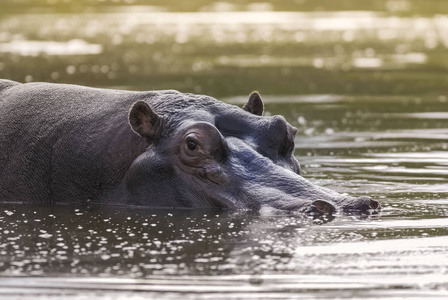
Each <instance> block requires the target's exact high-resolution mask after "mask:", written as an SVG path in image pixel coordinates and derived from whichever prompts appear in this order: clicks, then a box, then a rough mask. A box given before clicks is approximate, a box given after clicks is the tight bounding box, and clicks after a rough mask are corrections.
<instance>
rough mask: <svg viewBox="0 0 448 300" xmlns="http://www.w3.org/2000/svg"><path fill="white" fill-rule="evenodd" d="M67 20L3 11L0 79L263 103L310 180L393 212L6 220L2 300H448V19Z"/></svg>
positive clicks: (148, 213)
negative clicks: (289, 129)
mask: <svg viewBox="0 0 448 300" xmlns="http://www.w3.org/2000/svg"><path fill="white" fill-rule="evenodd" d="M69 2H70V3H69V4H67V3H68V2H67V3H65V4H62V2H61V3H59V1H33V3H34V4H32V5H31V4H30V3H28V5H27V6H24V5H23V2H16V1H6V2H5V3H6V4H4V3H3V2H2V4H1V5H2V7H1V8H2V9H1V10H0V75H1V77H3V78H9V79H13V80H18V81H22V82H24V81H51V82H70V83H78V84H86V85H91V86H98V87H107V88H126V89H139V90H143V89H146V90H147V89H163V88H174V89H178V90H181V91H183V92H195V93H204V94H209V95H212V96H215V97H218V98H220V99H222V100H224V101H226V102H229V103H233V104H237V105H241V104H243V103H244V102H245V101H246V100H247V95H248V94H249V93H250V91H252V90H255V89H256V90H259V91H260V92H261V94H262V96H263V99H264V101H265V102H266V110H267V112H266V113H267V114H271V115H272V114H282V115H284V116H285V117H286V119H287V120H288V121H289V122H290V123H292V124H293V125H294V126H296V127H297V128H298V135H297V137H296V151H295V155H296V156H297V158H298V159H299V161H300V162H301V164H302V169H303V175H304V176H305V177H307V178H309V179H310V180H312V181H313V182H315V183H316V184H319V185H321V186H325V187H328V188H331V189H334V190H337V191H339V192H341V193H349V194H352V195H357V196H362V195H369V196H372V197H373V198H375V199H377V200H379V201H380V202H381V203H382V205H383V210H382V212H380V213H378V214H373V215H370V216H367V215H360V216H359V215H355V216H351V215H336V216H334V217H331V218H329V217H322V218H316V219H313V218H310V217H307V216H304V215H300V214H296V213H286V212H285V213H272V212H270V213H268V212H263V211H262V212H223V211H188V210H177V211H175V210H157V211H154V210H151V209H141V208H139V209H136V208H123V207H109V208H99V207H73V206H55V207H37V206H17V205H15V206H14V205H4V204H3V205H1V206H0V233H1V235H0V276H1V279H0V299H60V298H64V299H148V298H157V299H210V298H214V299H298V298H300V299H303V298H305V299H307V298H313V299H316V298H318V299H334V298H362V299H378V298H382V299H398V298H400V299H402V298H411V299H422V298H425V299H446V298H447V297H448V255H446V253H447V252H448V237H447V235H448V171H447V170H448V169H447V166H448V104H447V102H448V98H447V96H448V92H447V87H448V84H447V83H448V76H447V73H446V68H447V66H448V65H447V63H446V62H447V61H448V57H447V56H448V55H447V53H448V52H447V51H446V48H447V47H448V40H447V37H448V27H447V24H448V22H447V20H448V7H447V4H446V3H444V1H431V3H432V5H430V4H423V3H426V2H421V1H405V0H403V1H402V0H394V1H375V2H373V1H372V2H373V4H372V3H370V4H369V3H361V4H360V3H357V2H359V1H344V2H343V3H338V4H335V2H334V1H324V0H319V1H317V0H316V1H313V2H312V3H311V1H295V2H294V3H292V2H288V1H284V2H275V3H273V4H271V3H258V4H257V3H250V2H247V3H243V4H241V3H239V2H238V3H230V2H228V3H225V2H219V3H218V2H216V3H211V2H207V1H188V2H186V3H185V4H182V5H180V4H172V3H171V2H167V4H164V3H163V2H159V1H143V0H135V1H121V2H115V3H118V4H119V5H118V4H111V3H101V2H97V1H90V5H87V4H85V3H84V4H76V3H75V1H69ZM363 2H365V1H363ZM148 4H151V6H148Z"/></svg>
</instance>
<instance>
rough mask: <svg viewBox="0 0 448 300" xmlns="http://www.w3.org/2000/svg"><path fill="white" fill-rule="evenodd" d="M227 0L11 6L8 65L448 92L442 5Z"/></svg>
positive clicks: (87, 78) (204, 86)
mask: <svg viewBox="0 0 448 300" xmlns="http://www.w3.org/2000/svg"><path fill="white" fill-rule="evenodd" d="M305 2H306V1H305ZM388 3H389V2H388ZM136 4H138V3H136ZM223 5H224V7H223ZM226 5H227V4H226V3H214V4H213V5H211V6H210V5H205V4H204V5H203V6H199V7H197V8H196V10H193V11H187V12H185V11H183V12H179V11H172V10H170V8H169V7H165V8H164V7H163V6H158V7H154V6H132V5H130V6H111V7H108V6H102V7H92V9H87V8H86V9H85V10H84V11H85V12H84V13H77V14H67V13H63V14H61V13H59V14H58V13H54V10H52V9H51V8H49V7H45V6H44V7H41V8H40V9H34V10H33V9H29V12H28V13H23V11H20V12H21V13H16V14H5V15H3V17H1V15H0V71H1V72H2V77H7V78H10V79H14V80H18V81H57V82H72V83H80V84H91V82H92V81H94V82H95V85H96V86H98V85H100V86H105V87H123V86H124V87H126V88H132V89H136V88H137V89H148V87H150V88H152V89H166V88H174V89H178V90H182V91H189V92H196V93H205V94H211V95H215V96H221V95H225V96H228V95H244V94H248V93H249V92H250V91H251V90H254V89H259V90H261V92H262V93H263V94H276V95H282V94H303V93H305V94H307V93H335V94H370V95H372V94H380V95H383V94H388V95H392V94H398V95H403V94H405V95H409V94H414V95H415V94H424V93H427V92H428V91H432V92H437V93H443V92H446V91H447V86H448V85H447V79H446V76H443V75H441V73H440V72H441V71H444V70H446V69H447V67H448V65H447V62H448V57H447V51H446V49H447V47H448V34H446V33H447V32H448V25H447V24H448V15H444V14H442V12H441V11H436V10H435V11H434V13H437V15H424V16H421V15H418V16H417V15H406V16H397V15H395V14H393V13H390V5H384V6H383V8H384V9H385V11H383V12H381V11H361V10H359V9H358V10H354V9H351V10H347V11H325V12H324V11H295V10H297V9H298V8H300V7H301V6H300V4H296V5H295V6H294V5H292V6H290V7H288V11H279V9H281V8H280V7H278V8H277V7H271V6H272V5H271V4H268V3H258V4H257V3H253V4H252V5H255V6H250V5H249V6H247V5H246V6H244V5H243V6H241V7H240V6H238V5H236V4H231V3H228V5H227V6H226ZM229 5H230V6H229ZM256 5H258V8H257V7H256ZM276 5H278V4H276ZM304 5H305V4H304ZM316 5H317V4H316ZM353 5H354V7H353V8H356V4H353ZM361 7H362V6H361ZM392 7H394V6H392ZM302 8H303V6H302ZM239 9H243V10H239ZM283 9H284V8H283ZM392 11H393V10H392ZM18 12H19V10H18ZM25 12H26V10H25ZM36 12H38V13H36ZM446 12H447V13H448V7H447V11H446ZM29 56H32V57H31V58H30V57H29ZM260 73H261V74H263V76H259V74H260ZM261 87H262V88H261Z"/></svg>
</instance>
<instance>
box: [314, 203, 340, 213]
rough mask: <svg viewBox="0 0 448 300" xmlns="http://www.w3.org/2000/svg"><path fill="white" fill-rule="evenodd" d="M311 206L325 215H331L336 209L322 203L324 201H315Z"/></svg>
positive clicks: (331, 205)
mask: <svg viewBox="0 0 448 300" xmlns="http://www.w3.org/2000/svg"><path fill="white" fill-rule="evenodd" d="M313 206H314V207H315V208H317V209H318V210H319V211H320V212H323V213H326V214H329V215H331V214H333V213H334V212H335V211H336V208H335V207H334V206H333V204H331V203H329V202H327V201H324V200H316V201H314V202H313Z"/></svg>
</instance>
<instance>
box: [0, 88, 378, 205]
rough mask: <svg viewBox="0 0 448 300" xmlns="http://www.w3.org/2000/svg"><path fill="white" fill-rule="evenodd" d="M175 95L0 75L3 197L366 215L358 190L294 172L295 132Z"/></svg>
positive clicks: (258, 105) (255, 104)
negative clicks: (342, 189)
mask: <svg viewBox="0 0 448 300" xmlns="http://www.w3.org/2000/svg"><path fill="white" fill-rule="evenodd" d="M263 110H264V105H263V101H262V99H261V96H260V94H259V93H257V92H253V93H252V94H250V96H249V99H248V101H247V103H246V104H245V105H244V106H243V107H242V108H241V107H238V106H235V105H230V104H227V103H224V102H221V101H219V100H217V99H214V98H212V97H209V96H204V95H195V94H188V93H181V92H178V91H174V90H162V91H124V90H112V89H99V88H91V87H84V86H77V85H69V84H53V83H42V82H35V83H25V84H23V83H18V82H14V81H10V80H0V202H4V203H5V202H19V203H38V204H51V205H52V204H62V203H64V204H65V203H77V204H85V203H92V204H99V205H103V204H104V205H129V206H144V207H151V208H170V209H171V208H188V209H201V208H203V209H210V208H218V209H229V210H238V209H243V210H244V209H247V210H259V209H261V208H263V207H270V208H273V209H278V210H287V211H297V212H304V213H320V214H333V213H335V212H337V211H342V212H344V211H360V212H370V211H375V210H379V209H380V204H379V202H378V201H376V200H373V199H371V198H370V197H367V196H362V197H350V196H346V195H342V194H339V193H337V192H335V191H332V190H329V189H327V188H323V187H319V186H317V185H315V184H313V183H311V182H310V181H308V180H307V179H305V178H303V177H302V176H301V173H300V164H299V162H298V161H297V159H296V158H295V156H294V147H295V146H294V142H295V141H294V140H295V135H296V131H297V129H296V128H295V127H293V126H292V125H290V124H289V123H288V122H287V121H286V120H285V118H284V117H282V116H278V115H276V116H263Z"/></svg>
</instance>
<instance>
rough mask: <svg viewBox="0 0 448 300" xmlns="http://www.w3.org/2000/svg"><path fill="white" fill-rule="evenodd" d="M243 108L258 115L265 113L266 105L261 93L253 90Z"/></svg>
mask: <svg viewBox="0 0 448 300" xmlns="http://www.w3.org/2000/svg"><path fill="white" fill-rule="evenodd" d="M243 109H244V110H245V111H248V112H250V113H252V114H254V115H257V116H261V115H263V110H264V106H263V100H261V96H260V94H258V92H252V94H250V96H249V101H247V103H246V104H245V105H244V106H243Z"/></svg>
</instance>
